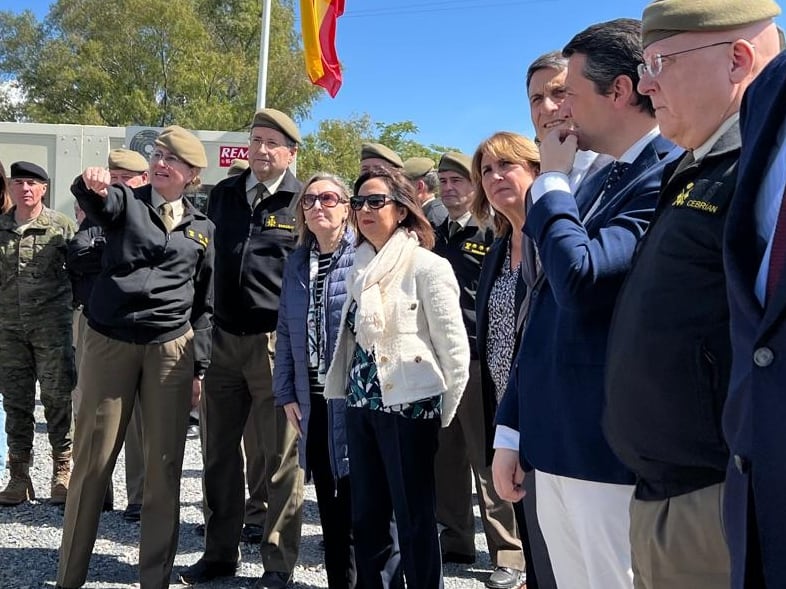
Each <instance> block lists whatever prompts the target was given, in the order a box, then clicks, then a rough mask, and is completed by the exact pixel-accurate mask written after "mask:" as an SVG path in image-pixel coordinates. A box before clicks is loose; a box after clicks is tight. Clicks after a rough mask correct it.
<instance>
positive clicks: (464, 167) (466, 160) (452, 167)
mask: <svg viewBox="0 0 786 589" xmlns="http://www.w3.org/2000/svg"><path fill="white" fill-rule="evenodd" d="M439 171H440V172H456V173H458V174H461V175H462V176H464V177H465V178H467V179H470V178H471V177H472V158H471V157H469V156H468V155H465V154H463V153H461V152H458V151H449V152H447V153H446V154H444V155H443V156H442V157H441V158H440V160H439Z"/></svg>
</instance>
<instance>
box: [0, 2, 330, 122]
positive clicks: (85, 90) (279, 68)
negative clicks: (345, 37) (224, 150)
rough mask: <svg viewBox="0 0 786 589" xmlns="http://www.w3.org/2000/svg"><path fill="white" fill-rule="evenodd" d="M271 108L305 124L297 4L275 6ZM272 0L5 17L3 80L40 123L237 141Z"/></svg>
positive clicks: (91, 6) (81, 8)
mask: <svg viewBox="0 0 786 589" xmlns="http://www.w3.org/2000/svg"><path fill="white" fill-rule="evenodd" d="M272 1H273V4H272V17H271V29H270V58H269V68H268V88H267V106H271V107H274V108H279V109H281V110H283V111H285V112H289V113H291V114H292V115H293V116H294V117H295V118H297V119H301V118H303V117H305V116H306V115H307V114H308V112H309V110H310V107H311V105H312V104H313V102H314V101H315V100H316V98H317V97H318V96H319V92H320V91H319V89H318V88H316V87H314V86H312V85H311V83H310V82H309V81H308V78H307V76H306V74H305V70H304V67H303V55H302V49H301V47H300V42H299V34H298V32H297V31H296V30H295V27H294V25H295V16H294V9H293V5H292V0H272ZM261 10H262V0H57V1H56V2H55V3H54V4H53V6H52V8H51V10H50V12H49V14H48V15H47V17H46V19H45V20H44V22H38V21H36V19H35V17H34V15H33V14H32V13H31V12H29V11H26V12H23V13H21V14H14V13H11V12H0V73H2V74H4V75H6V76H9V75H10V76H12V77H14V78H15V79H16V80H17V81H18V82H19V83H20V85H21V87H22V88H23V89H24V91H25V94H26V101H25V103H24V104H23V105H22V108H21V113H19V116H21V117H23V118H25V119H26V120H29V121H32V122H42V123H43V122H46V123H76V124H93V125H109V126H126V125H152V126H164V125H168V124H172V123H177V124H180V125H182V126H184V127H188V128H193V129H221V130H239V129H242V128H243V127H245V126H247V125H248V123H249V122H250V119H251V115H252V113H253V111H254V109H255V105H256V88H257V66H258V56H259V36H260V27H261Z"/></svg>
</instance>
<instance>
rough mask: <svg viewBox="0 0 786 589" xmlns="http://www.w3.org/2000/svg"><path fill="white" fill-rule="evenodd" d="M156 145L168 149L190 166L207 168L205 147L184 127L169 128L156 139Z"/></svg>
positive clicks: (173, 126)
mask: <svg viewBox="0 0 786 589" xmlns="http://www.w3.org/2000/svg"><path fill="white" fill-rule="evenodd" d="M156 145H158V146H159V147H166V148H167V149H168V150H169V151H171V152H172V153H174V154H175V155H176V156H177V157H179V158H180V159H181V160H183V161H184V162H186V163H187V164H188V165H190V166H194V167H195V168H206V167H207V154H206V153H205V146H204V145H202V142H201V141H200V140H199V139H197V138H196V136H195V135H194V134H193V133H191V132H189V131H186V130H185V129H184V128H183V127H179V126H177V125H172V126H171V127H167V128H166V129H164V130H163V131H161V134H160V135H159V136H158V138H157V139H156Z"/></svg>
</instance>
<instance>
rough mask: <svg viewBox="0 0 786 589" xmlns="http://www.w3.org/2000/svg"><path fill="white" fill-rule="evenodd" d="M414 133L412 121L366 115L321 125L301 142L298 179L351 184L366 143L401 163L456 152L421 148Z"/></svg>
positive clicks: (436, 146) (329, 120)
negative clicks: (331, 178) (332, 178)
mask: <svg viewBox="0 0 786 589" xmlns="http://www.w3.org/2000/svg"><path fill="white" fill-rule="evenodd" d="M417 133H418V126H417V125H416V124H415V123H413V122H412V121H402V122H398V123H380V122H373V121H372V120H371V117H370V116H369V115H367V114H363V115H357V116H354V117H352V118H351V119H349V120H345V121H343V120H337V119H328V120H324V121H320V123H319V127H318V128H317V130H316V131H315V132H313V133H310V134H308V135H306V136H305V137H304V138H303V145H302V147H301V150H300V152H299V155H298V176H300V178H303V179H306V178H308V177H310V176H311V175H312V174H314V173H315V172H319V171H324V172H332V173H333V174H336V175H338V176H339V177H341V178H343V179H344V180H345V181H347V182H349V183H351V182H353V181H354V180H355V178H357V175H358V169H359V168H360V160H359V158H360V147H361V145H362V144H363V143H364V142H367V141H372V142H376V143H382V144H384V145H386V146H387V147H389V148H390V149H392V150H393V151H395V152H396V153H398V154H399V155H400V156H401V159H403V160H406V159H407V158H410V157H416V156H421V157H430V158H431V159H433V160H434V161H435V162H437V161H438V160H439V158H440V156H441V155H442V154H443V153H445V152H446V151H451V150H452V149H455V148H449V147H443V146H440V145H429V146H426V145H423V144H421V143H419V142H417V141H415V140H414V139H413V138H412V136H414V135H416V134H417Z"/></svg>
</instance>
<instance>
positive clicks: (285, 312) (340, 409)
mask: <svg viewBox="0 0 786 589" xmlns="http://www.w3.org/2000/svg"><path fill="white" fill-rule="evenodd" d="M348 203H349V189H348V188H347V187H346V185H345V184H344V182H342V181H341V180H340V179H339V178H337V177H336V176H334V175H332V174H326V173H318V174H315V175H314V176H312V177H311V178H310V179H309V180H308V182H306V184H305V186H304V187H303V189H302V191H301V193H300V196H299V197H298V200H297V208H296V210H295V228H296V230H297V233H298V243H299V246H300V247H298V248H297V249H296V250H294V251H293V252H292V253H291V254H290V255H289V257H288V258H287V262H286V265H285V267H284V276H283V282H282V285H281V302H280V305H279V308H278V326H277V327H276V335H277V339H276V365H275V368H274V370H273V393H274V394H275V397H276V405H277V406H279V407H283V408H284V412H285V413H286V415H287V420H288V421H289V423H291V424H292V426H293V427H294V428H295V429H296V430H297V432H298V435H299V440H298V454H299V457H300V465H301V466H302V467H303V468H304V469H305V471H306V473H307V475H308V474H310V475H311V478H312V480H313V482H314V488H315V490H316V493H317V506H318V507H319V519H320V522H321V524H322V538H323V540H324V542H325V571H326V572H327V578H328V587H329V588H330V589H351V588H353V587H355V583H356V571H355V558H354V554H353V548H352V533H351V530H352V528H351V525H352V520H351V512H350V501H349V497H350V487H349V476H348V475H349V458H348V456H347V436H346V427H345V412H346V402H345V400H344V399H343V398H342V399H330V400H326V399H325V395H324V390H325V374H326V373H327V368H328V366H330V361H331V359H332V355H333V349H334V347H335V344H336V336H337V335H338V328H339V324H340V320H341V309H342V308H343V306H344V301H345V300H346V298H347V288H346V281H345V279H346V275H347V272H348V271H349V268H350V266H352V262H353V260H354V258H355V234H354V233H353V232H352V229H351V228H350V227H349V225H348V218H349V204H348Z"/></svg>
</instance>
